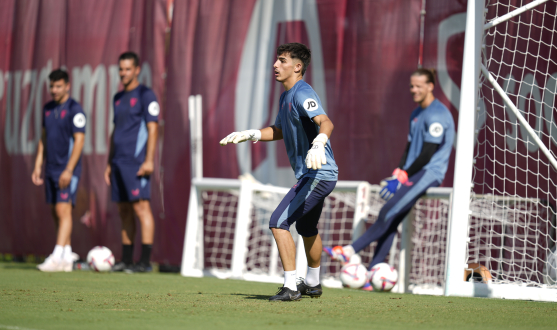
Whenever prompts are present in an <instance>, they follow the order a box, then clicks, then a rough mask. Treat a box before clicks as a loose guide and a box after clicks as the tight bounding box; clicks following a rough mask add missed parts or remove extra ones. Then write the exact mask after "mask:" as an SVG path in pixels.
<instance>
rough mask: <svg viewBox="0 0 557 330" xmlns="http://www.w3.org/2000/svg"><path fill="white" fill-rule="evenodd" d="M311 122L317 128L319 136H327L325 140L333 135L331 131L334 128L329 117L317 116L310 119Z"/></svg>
mask: <svg viewBox="0 0 557 330" xmlns="http://www.w3.org/2000/svg"><path fill="white" fill-rule="evenodd" d="M312 120H313V122H314V123H316V124H317V125H318V126H319V134H325V135H327V138H329V139H330V138H331V134H332V133H333V129H335V126H334V125H333V122H332V121H331V119H329V116H327V115H319V116H315V117H313V118H312Z"/></svg>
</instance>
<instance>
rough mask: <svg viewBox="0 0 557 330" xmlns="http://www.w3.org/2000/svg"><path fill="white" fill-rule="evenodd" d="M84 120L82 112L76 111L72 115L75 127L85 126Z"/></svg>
mask: <svg viewBox="0 0 557 330" xmlns="http://www.w3.org/2000/svg"><path fill="white" fill-rule="evenodd" d="M86 122H87V120H86V119H85V115H84V114H82V113H78V114H76V115H75V116H73V124H74V126H75V127H77V128H83V127H85V123H86Z"/></svg>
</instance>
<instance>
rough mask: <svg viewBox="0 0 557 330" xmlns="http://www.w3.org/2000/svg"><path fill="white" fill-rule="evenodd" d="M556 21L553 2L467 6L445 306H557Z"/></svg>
mask: <svg viewBox="0 0 557 330" xmlns="http://www.w3.org/2000/svg"><path fill="white" fill-rule="evenodd" d="M556 19H557V3H556V1H555V0H535V1H531V0H520V1H508V0H469V1H468V9H467V18H466V34H465V41H464V59H463V68H462V82H461V97H460V112H459V119H458V140H457V145H456V162H455V176H454V193H453V201H452V205H451V210H452V213H451V214H452V216H451V221H450V233H449V247H448V257H447V275H446V285H445V294H446V295H448V296H452V295H455V296H476V297H491V298H504V299H526V300H540V301H557V285H556V283H555V278H552V275H551V274H555V260H553V259H555V258H557V255H555V252H554V251H555V243H556V236H555V228H556V221H555V202H556V197H557V186H556V184H557V161H556V159H555V158H556V157H555V155H556V153H555V151H556V150H557V149H556V144H557V126H556V125H555V116H556V115H557V112H556V108H555V97H556V95H557V91H556V85H557V84H556V79H557V62H556V60H555V58H556V56H557V30H556ZM457 173H458V175H457ZM552 260H553V261H552ZM463 267H464V268H467V269H469V270H470V271H471V270H472V268H473V269H474V270H476V271H477V272H479V273H482V281H479V282H474V281H473V280H470V281H465V280H464V279H463V275H462V268H463ZM553 276H554V275H553Z"/></svg>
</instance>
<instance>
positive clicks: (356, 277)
mask: <svg viewBox="0 0 557 330" xmlns="http://www.w3.org/2000/svg"><path fill="white" fill-rule="evenodd" d="M340 281H341V282H342V285H343V286H344V287H347V288H352V289H359V288H361V287H363V286H364V284H366V281H367V269H366V267H365V266H364V265H362V264H361V263H351V262H349V263H347V264H345V265H344V266H342V268H341V269H340Z"/></svg>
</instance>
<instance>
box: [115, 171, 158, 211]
mask: <svg viewBox="0 0 557 330" xmlns="http://www.w3.org/2000/svg"><path fill="white" fill-rule="evenodd" d="M140 167H141V165H137V164H114V163H113V164H111V166H110V168H111V172H110V186H111V187H112V201H113V202H135V201H138V200H142V199H147V200H148V199H150V198H151V180H150V179H149V176H137V171H139V168H140Z"/></svg>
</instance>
